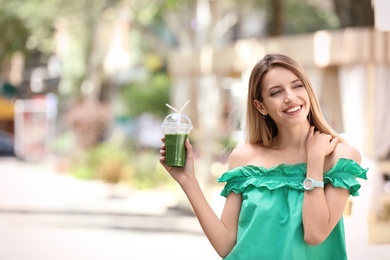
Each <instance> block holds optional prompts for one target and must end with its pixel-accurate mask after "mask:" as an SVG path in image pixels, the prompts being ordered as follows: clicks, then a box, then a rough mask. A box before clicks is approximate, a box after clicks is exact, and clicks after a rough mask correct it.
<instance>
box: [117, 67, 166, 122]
mask: <svg viewBox="0 0 390 260" xmlns="http://www.w3.org/2000/svg"><path fill="white" fill-rule="evenodd" d="M170 84H171V82H170V79H169V77H168V76H167V74H166V73H163V72H159V73H156V74H153V75H152V76H151V77H147V78H145V79H142V80H139V81H136V82H134V83H132V84H129V85H127V86H125V87H124V88H123V93H122V97H123V102H124V103H125V106H126V107H127V113H128V116H131V117H137V116H139V115H141V114H143V113H151V114H154V115H156V116H158V117H161V118H162V117H164V116H166V114H167V113H168V109H167V107H166V106H165V104H166V103H169V90H170Z"/></svg>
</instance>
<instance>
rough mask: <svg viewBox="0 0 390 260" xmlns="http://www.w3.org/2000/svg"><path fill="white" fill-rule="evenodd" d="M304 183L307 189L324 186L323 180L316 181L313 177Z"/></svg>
mask: <svg viewBox="0 0 390 260" xmlns="http://www.w3.org/2000/svg"><path fill="white" fill-rule="evenodd" d="M302 184H303V188H304V189H305V190H312V189H314V188H324V182H323V181H315V180H313V179H312V178H306V179H305V180H304V181H303V183H302Z"/></svg>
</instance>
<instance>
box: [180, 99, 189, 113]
mask: <svg viewBox="0 0 390 260" xmlns="http://www.w3.org/2000/svg"><path fill="white" fill-rule="evenodd" d="M188 103H190V100H187V102H186V103H185V104H184V105H183V106H182V107H181V108H180V110H179V114H180V113H181V111H182V110H183V109H184V108H185V107H186V105H187V104H188Z"/></svg>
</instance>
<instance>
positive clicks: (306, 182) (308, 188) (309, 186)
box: [303, 179, 313, 190]
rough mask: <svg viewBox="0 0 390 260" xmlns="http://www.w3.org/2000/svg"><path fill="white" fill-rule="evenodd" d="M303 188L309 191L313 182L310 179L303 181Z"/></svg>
mask: <svg viewBox="0 0 390 260" xmlns="http://www.w3.org/2000/svg"><path fill="white" fill-rule="evenodd" d="M303 187H304V188H305V189H306V190H310V189H312V188H313V182H312V181H311V180H310V179H305V181H304V182H303Z"/></svg>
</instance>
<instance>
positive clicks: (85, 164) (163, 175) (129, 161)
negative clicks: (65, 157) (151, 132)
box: [70, 143, 173, 189]
mask: <svg viewBox="0 0 390 260" xmlns="http://www.w3.org/2000/svg"><path fill="white" fill-rule="evenodd" d="M70 172H71V174H72V175H73V176H75V177H77V178H80V179H86V180H91V179H99V180H103V181H105V182H107V183H113V184H115V183H124V184H127V185H129V186H131V187H133V188H137V189H150V188H156V187H159V186H167V185H171V184H172V183H173V182H172V180H171V178H170V176H169V174H168V173H167V172H166V171H165V169H164V168H163V167H162V166H161V165H160V163H159V155H158V154H157V153H156V152H155V151H153V150H144V151H139V152H137V153H135V152H134V151H133V150H131V149H125V148H123V147H118V146H116V145H113V144H109V143H102V144H100V145H98V146H96V147H95V148H92V149H90V150H88V151H85V152H84V153H82V154H78V155H77V156H76V157H75V158H73V160H71V167H70Z"/></svg>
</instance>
